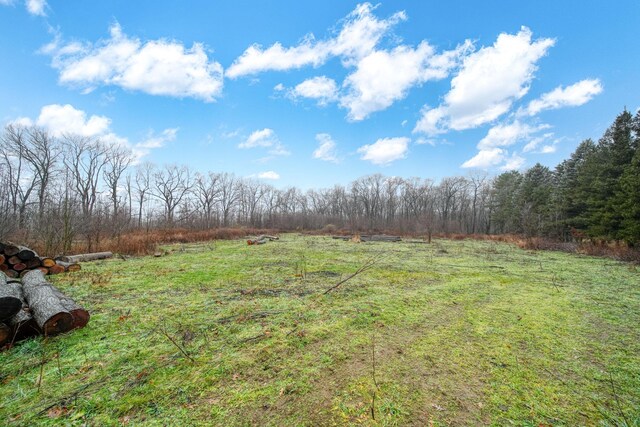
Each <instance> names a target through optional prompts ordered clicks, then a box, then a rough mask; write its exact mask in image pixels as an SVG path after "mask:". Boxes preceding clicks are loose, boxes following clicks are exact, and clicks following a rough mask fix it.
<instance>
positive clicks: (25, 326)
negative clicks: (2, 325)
mask: <svg viewBox="0 0 640 427" xmlns="http://www.w3.org/2000/svg"><path fill="white" fill-rule="evenodd" d="M8 283H9V284H11V285H14V286H16V291H17V292H16V293H18V294H19V295H20V303H21V304H22V307H21V309H20V310H18V312H17V313H16V314H15V316H13V317H12V318H11V319H10V320H9V321H8V322H7V323H8V325H9V327H10V328H11V342H15V341H20V340H23V339H26V338H30V337H33V336H36V335H40V329H39V328H38V324H37V323H36V321H35V319H34V318H33V316H32V315H31V310H30V309H29V307H28V306H27V303H26V301H25V300H24V293H23V292H22V285H21V284H20V282H18V281H16V280H11V281H9V282H8Z"/></svg>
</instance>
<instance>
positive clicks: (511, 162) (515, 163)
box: [500, 153, 525, 171]
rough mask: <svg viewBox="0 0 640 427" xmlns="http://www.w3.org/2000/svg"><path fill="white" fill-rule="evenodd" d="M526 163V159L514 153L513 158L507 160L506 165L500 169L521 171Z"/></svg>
mask: <svg viewBox="0 0 640 427" xmlns="http://www.w3.org/2000/svg"><path fill="white" fill-rule="evenodd" d="M524 162H525V160H524V158H522V157H520V156H518V155H517V154H516V153H513V154H512V155H511V157H509V158H507V159H506V162H505V164H504V165H503V166H502V167H501V168H500V169H502V170H504V171H510V170H515V169H520V168H521V167H522V166H524Z"/></svg>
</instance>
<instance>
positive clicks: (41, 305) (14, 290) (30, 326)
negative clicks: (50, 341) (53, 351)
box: [0, 269, 89, 347]
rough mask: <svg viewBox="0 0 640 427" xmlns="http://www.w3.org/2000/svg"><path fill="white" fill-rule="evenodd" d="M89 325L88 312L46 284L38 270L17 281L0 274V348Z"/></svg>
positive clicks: (49, 284) (42, 274)
mask: <svg viewBox="0 0 640 427" xmlns="http://www.w3.org/2000/svg"><path fill="white" fill-rule="evenodd" d="M88 322H89V312H88V311H87V310H85V309H84V308H82V307H80V306H78V304H76V303H75V301H73V300H72V299H71V298H69V297H68V296H67V295H65V294H63V293H62V292H61V291H60V290H59V289H57V288H56V287H55V286H53V285H52V284H51V283H49V282H48V281H47V279H46V278H45V275H44V273H43V272H42V271H40V270H38V269H35V270H31V271H28V272H27V273H26V274H24V276H23V277H22V282H21V281H20V280H19V279H14V278H9V277H7V276H6V275H5V274H4V273H2V272H0V347H3V346H5V345H6V344H13V343H14V342H16V341H20V340H23V339H25V338H29V337H32V336H35V335H39V334H44V335H45V336H51V335H56V334H59V333H62V332H68V331H70V330H72V329H75V328H82V327H84V326H85V325H86V324H87V323H88Z"/></svg>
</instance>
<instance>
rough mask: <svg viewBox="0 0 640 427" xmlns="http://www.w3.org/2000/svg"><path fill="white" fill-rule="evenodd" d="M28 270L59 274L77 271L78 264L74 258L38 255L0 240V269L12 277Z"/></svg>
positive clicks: (23, 273)
mask: <svg viewBox="0 0 640 427" xmlns="http://www.w3.org/2000/svg"><path fill="white" fill-rule="evenodd" d="M30 270H40V271H42V273H43V274H59V273H63V272H65V271H78V270H80V264H78V261H76V260H69V259H65V258H61V259H57V260H55V259H53V258H47V257H39V256H38V254H37V253H36V252H35V251H33V250H31V249H29V248H27V247H25V246H20V245H14V244H13V243H5V242H0V271H2V272H4V274H6V275H7V277H9V278H11V279H14V278H16V277H22V276H24V275H25V274H26V273H27V272H28V271H30Z"/></svg>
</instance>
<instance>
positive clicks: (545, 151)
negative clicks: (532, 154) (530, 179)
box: [540, 143, 558, 154]
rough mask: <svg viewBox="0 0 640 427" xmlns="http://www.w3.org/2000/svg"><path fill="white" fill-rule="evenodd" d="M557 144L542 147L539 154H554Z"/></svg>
mask: <svg viewBox="0 0 640 427" xmlns="http://www.w3.org/2000/svg"><path fill="white" fill-rule="evenodd" d="M557 148H558V147H557V144H555V143H554V144H551V145H544V146H543V147H542V149H541V150H540V153H541V154H551V153H555V152H556V150H557Z"/></svg>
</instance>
